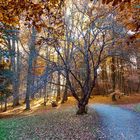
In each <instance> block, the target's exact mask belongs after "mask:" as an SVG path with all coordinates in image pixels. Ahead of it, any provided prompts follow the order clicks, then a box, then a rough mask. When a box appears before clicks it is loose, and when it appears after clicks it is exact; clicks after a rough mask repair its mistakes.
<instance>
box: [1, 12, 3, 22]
mask: <svg viewBox="0 0 140 140" xmlns="http://www.w3.org/2000/svg"><path fill="white" fill-rule="evenodd" d="M2 20H3V14H2V13H0V21H2Z"/></svg>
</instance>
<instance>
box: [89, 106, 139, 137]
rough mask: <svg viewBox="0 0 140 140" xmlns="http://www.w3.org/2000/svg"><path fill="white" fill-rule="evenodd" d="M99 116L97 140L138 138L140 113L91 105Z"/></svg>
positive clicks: (113, 107)
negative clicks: (99, 127)
mask: <svg viewBox="0 0 140 140" xmlns="http://www.w3.org/2000/svg"><path fill="white" fill-rule="evenodd" d="M91 107H92V108H94V109H95V110H96V112H97V113H98V114H99V117H100V118H101V124H100V125H101V131H100V133H99V137H100V138H99V140H140V114H139V113H137V112H133V111H130V110H125V109H123V108H120V107H116V106H111V105H104V104H95V105H91Z"/></svg>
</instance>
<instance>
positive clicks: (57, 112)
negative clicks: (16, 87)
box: [0, 94, 140, 140]
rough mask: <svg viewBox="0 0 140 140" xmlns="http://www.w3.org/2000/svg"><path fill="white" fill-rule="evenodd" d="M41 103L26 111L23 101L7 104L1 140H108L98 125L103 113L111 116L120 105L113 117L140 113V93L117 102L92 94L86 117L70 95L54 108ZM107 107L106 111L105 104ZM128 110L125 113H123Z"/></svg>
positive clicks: (3, 116) (0, 135) (37, 102)
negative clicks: (14, 105) (78, 110)
mask: <svg viewBox="0 0 140 140" xmlns="http://www.w3.org/2000/svg"><path fill="white" fill-rule="evenodd" d="M42 104H43V99H39V100H37V99H36V100H34V101H32V102H31V110H30V111H25V110H24V109H25V104H21V105H20V106H18V107H16V108H12V107H8V111H7V112H1V113H0V118H1V119H0V140H9V139H10V140H20V139H21V140H24V139H25V140H72V139H73V140H99V139H100V140H101V139H102V138H103V140H105V136H106V135H104V133H106V132H105V131H104V129H102V128H103V126H104V125H102V127H100V126H99V124H100V123H101V122H105V121H106V120H102V116H104V115H107V114H108V113H109V115H107V116H105V117H103V118H107V117H111V115H110V114H111V112H110V111H109V110H110V109H112V111H113V110H114V107H118V108H119V109H116V112H115V114H114V116H115V115H116V113H117V114H119V110H121V111H122V110H123V109H124V110H126V112H127V111H128V112H127V113H128V114H126V115H129V116H130V114H131V113H130V112H140V94H135V95H132V96H124V97H121V99H119V100H118V101H116V102H112V100H111V96H94V97H91V98H90V101H89V113H88V114H87V115H84V116H77V115H76V109H77V103H76V102H75V99H74V98H72V97H69V100H68V102H66V103H65V104H62V105H61V104H59V105H58V106H57V107H55V108H52V107H51V104H48V105H47V106H43V105H42ZM105 104H107V105H105ZM108 106H109V108H107V109H106V110H107V112H106V113H105V111H103V107H108ZM112 107H113V108H112ZM120 108H121V109H120ZM108 111H109V112H108ZM126 112H125V111H124V112H122V113H123V115H124V116H125V113H126ZM134 118H137V117H134ZM100 119H101V120H100ZM116 119H117V118H116ZM123 119H124V120H125V117H123V118H122V119H120V120H121V121H122V120H123ZM124 120H123V121H124ZM108 121H109V120H108ZM121 121H120V122H121ZM114 122H115V118H114V120H113V125H116V123H114ZM126 124H127V123H126ZM105 126H107V125H106V124H105ZM108 127H110V126H108ZM104 128H105V127H104ZM116 129H119V128H116ZM106 130H107V129H106ZM114 131H116V130H114ZM107 133H108V132H107ZM110 136H112V135H110ZM99 137H100V138H99ZM107 140H109V138H108V139H107ZM111 140H118V139H111ZM122 140H123V139H122ZM124 140H125V138H124ZM126 140H129V139H126ZM134 140H135V139H134ZM136 140H137V139H136Z"/></svg>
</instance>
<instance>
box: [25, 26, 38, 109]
mask: <svg viewBox="0 0 140 140" xmlns="http://www.w3.org/2000/svg"><path fill="white" fill-rule="evenodd" d="M35 41H36V30H35V27H32V34H31V39H30V44H29V58H28V73H27V89H26V98H25V101H26V110H28V109H30V95H31V85H32V83H33V82H32V80H33V79H32V74H33V62H34V58H35V55H36V50H35Z"/></svg>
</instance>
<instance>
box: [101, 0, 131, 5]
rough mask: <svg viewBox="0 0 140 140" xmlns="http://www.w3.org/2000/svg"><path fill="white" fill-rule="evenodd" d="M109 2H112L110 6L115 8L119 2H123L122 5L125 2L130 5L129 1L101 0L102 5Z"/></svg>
mask: <svg viewBox="0 0 140 140" xmlns="http://www.w3.org/2000/svg"><path fill="white" fill-rule="evenodd" d="M111 2H112V6H116V5H118V4H120V3H121V2H123V4H124V3H125V2H129V3H130V2H131V0H102V3H103V4H109V3H111Z"/></svg>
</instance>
